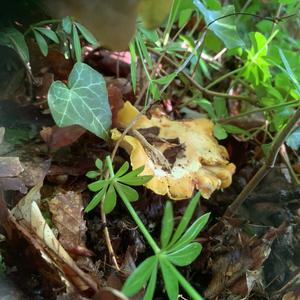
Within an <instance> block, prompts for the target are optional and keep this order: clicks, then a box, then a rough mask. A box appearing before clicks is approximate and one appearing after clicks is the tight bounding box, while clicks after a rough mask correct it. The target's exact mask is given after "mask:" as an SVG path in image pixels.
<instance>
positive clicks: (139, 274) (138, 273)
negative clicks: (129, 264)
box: [122, 256, 157, 297]
mask: <svg viewBox="0 0 300 300" xmlns="http://www.w3.org/2000/svg"><path fill="white" fill-rule="evenodd" d="M156 267H157V258H156V256H151V257H148V258H147V259H145V260H144V261H143V262H142V263H141V264H140V265H139V266H138V267H137V268H136V269H135V270H134V272H133V273H132V274H131V275H130V276H129V278H128V279H127V280H126V282H125V284H124V286H123V288H122V292H123V293H124V294H125V295H126V296H127V297H131V296H133V295H135V294H136V293H137V292H138V291H139V290H140V289H141V288H142V287H143V285H144V284H145V283H146V282H147V281H148V279H149V277H150V276H151V273H152V271H153V270H154V268H156Z"/></svg>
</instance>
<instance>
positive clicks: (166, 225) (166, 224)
mask: <svg viewBox="0 0 300 300" xmlns="http://www.w3.org/2000/svg"><path fill="white" fill-rule="evenodd" d="M173 228H174V217H173V207H172V204H171V202H170V201H168V202H167V203H166V206H165V211H164V215H163V219H162V224H161V234H160V243H161V248H162V249H165V248H166V247H167V245H168V243H169V241H170V238H171V235H172V233H173Z"/></svg>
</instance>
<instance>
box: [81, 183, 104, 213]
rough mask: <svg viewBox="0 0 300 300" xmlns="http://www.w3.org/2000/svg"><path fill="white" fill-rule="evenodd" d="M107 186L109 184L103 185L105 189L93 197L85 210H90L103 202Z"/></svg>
mask: <svg viewBox="0 0 300 300" xmlns="http://www.w3.org/2000/svg"><path fill="white" fill-rule="evenodd" d="M107 187H108V184H106V185H105V186H104V187H103V189H102V190H101V191H100V192H99V193H97V194H96V195H95V196H94V197H93V199H92V200H91V201H90V203H89V204H88V205H87V207H86V208H85V209H84V212H90V211H91V210H93V209H94V208H95V207H96V206H97V205H98V204H99V203H100V202H101V200H102V199H103V197H104V195H105V193H106V190H107Z"/></svg>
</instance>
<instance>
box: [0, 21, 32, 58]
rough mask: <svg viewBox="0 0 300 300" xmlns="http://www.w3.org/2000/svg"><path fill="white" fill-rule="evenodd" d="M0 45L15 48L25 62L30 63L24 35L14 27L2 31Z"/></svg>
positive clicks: (0, 32)
mask: <svg viewBox="0 0 300 300" xmlns="http://www.w3.org/2000/svg"><path fill="white" fill-rule="evenodd" d="M0 45H3V46H6V47H9V48H12V49H14V50H15V51H16V52H17V53H18V55H19V56H20V58H21V59H22V61H23V62H24V63H25V64H28V63H29V51H28V47H27V44H26V41H25V38H24V35H23V34H22V33H21V32H20V31H18V30H17V29H15V28H13V27H8V28H4V29H2V30H1V31H0Z"/></svg>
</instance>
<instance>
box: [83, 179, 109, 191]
mask: <svg viewBox="0 0 300 300" xmlns="http://www.w3.org/2000/svg"><path fill="white" fill-rule="evenodd" d="M107 182H108V181H107V180H103V179H101V180H97V181H95V182H93V183H90V184H89V185H88V188H89V190H90V191H92V192H98V191H100V190H101V189H102V188H103V187H104V186H105V184H106V183H107Z"/></svg>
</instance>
